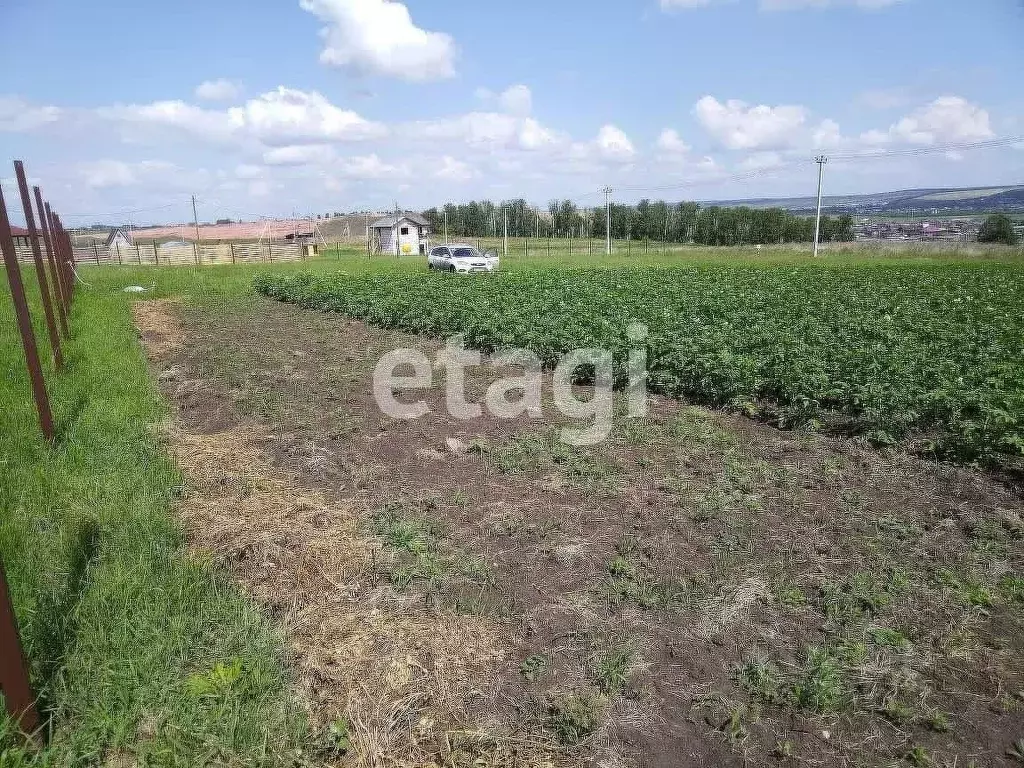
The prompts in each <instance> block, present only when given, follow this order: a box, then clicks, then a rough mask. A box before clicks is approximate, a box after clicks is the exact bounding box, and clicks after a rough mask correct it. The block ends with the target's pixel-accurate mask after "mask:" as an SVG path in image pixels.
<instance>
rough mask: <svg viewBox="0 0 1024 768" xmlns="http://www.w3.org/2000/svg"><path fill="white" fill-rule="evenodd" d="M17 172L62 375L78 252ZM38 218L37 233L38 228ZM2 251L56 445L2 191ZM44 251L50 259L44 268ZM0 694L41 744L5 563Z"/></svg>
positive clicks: (0, 574)
mask: <svg viewBox="0 0 1024 768" xmlns="http://www.w3.org/2000/svg"><path fill="white" fill-rule="evenodd" d="M14 172H15V176H17V179H18V190H19V192H20V193H21V204H22V208H23V210H24V214H25V224H26V227H27V231H28V237H27V238H25V239H26V240H27V242H28V247H29V249H30V251H31V264H32V266H33V268H34V271H35V275H36V279H37V280H38V281H39V298H40V304H41V305H42V309H43V315H44V316H45V320H46V331H47V335H48V337H49V341H50V350H51V353H52V355H53V364H54V369H55V370H56V371H57V372H60V370H61V368H62V367H63V363H64V358H63V355H62V353H61V340H62V339H67V338H68V336H69V335H70V333H71V329H70V323H69V321H68V318H69V316H70V313H71V305H72V301H73V299H74V293H75V282H74V259H75V256H74V251H73V249H72V247H71V239H70V238H69V237H68V234H67V232H65V231H64V227H63V226H61V220H60V216H59V215H58V214H57V213H55V212H54V211H53V210H52V209H51V208H50V204H49V203H47V202H45V201H44V200H43V196H42V193H41V192H40V190H39V187H34V188H33V190H32V192H33V194H34V198H35V203H34V205H33V196H32V195H30V194H29V188H28V181H27V177H26V175H25V167H24V165H23V164H22V162H21V161H20V160H17V161H15V163H14ZM37 218H38V221H39V225H38V227H37V226H36V220H37ZM0 250H2V251H3V258H4V271H5V273H6V275H7V282H8V284H9V285H10V289H11V300H12V302H13V303H14V316H15V319H16V320H17V325H18V331H19V333H20V335H21V343H22V348H23V349H24V352H25V365H26V367H27V368H28V373H29V379H30V381H31V384H32V394H33V396H34V398H35V403H36V411H37V413H38V416H39V428H40V430H41V431H42V434H43V437H44V438H45V439H46V440H47V441H52V440H53V438H54V425H53V413H52V411H51V409H50V398H49V393H48V392H47V389H46V381H45V380H44V378H43V369H42V366H41V365H40V362H39V348H38V345H37V343H36V337H35V331H34V330H33V326H32V316H31V311H30V308H29V306H28V300H27V298H26V296H25V285H24V283H23V281H22V277H21V263H20V260H19V258H18V253H17V252H16V250H15V245H14V234H13V231H12V229H11V222H10V218H9V217H8V215H7V204H6V202H5V201H4V196H3V190H2V189H0ZM44 251H45V253H46V259H45V262H44V259H43V252H44ZM0 694H3V699H4V706H5V708H6V710H7V713H8V714H9V715H10V716H11V718H13V720H14V721H15V722H16V723H17V724H18V726H19V728H20V729H21V732H22V733H24V734H25V735H26V736H27V737H28V738H30V739H33V740H34V739H35V738H37V734H38V733H39V730H40V728H39V726H40V721H39V711H38V708H37V706H36V699H35V696H34V695H33V693H32V685H31V681H30V679H29V674H28V665H27V663H26V660H25V654H24V650H23V647H22V644H21V638H20V635H19V632H18V623H17V618H16V617H15V615H14V609H13V607H12V605H11V600H10V590H9V589H8V587H7V576H6V573H5V571H4V567H3V562H2V560H0Z"/></svg>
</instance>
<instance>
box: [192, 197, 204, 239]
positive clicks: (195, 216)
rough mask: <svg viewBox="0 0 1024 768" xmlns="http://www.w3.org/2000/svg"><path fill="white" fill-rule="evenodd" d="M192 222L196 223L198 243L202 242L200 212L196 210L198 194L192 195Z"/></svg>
mask: <svg viewBox="0 0 1024 768" xmlns="http://www.w3.org/2000/svg"><path fill="white" fill-rule="evenodd" d="M192 223H193V224H195V225H196V245H199V244H200V243H201V242H202V239H201V238H200V237H199V214H198V213H197V212H196V196H195V195H192Z"/></svg>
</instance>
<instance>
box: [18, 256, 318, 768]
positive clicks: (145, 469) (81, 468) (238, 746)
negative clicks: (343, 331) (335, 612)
mask: <svg viewBox="0 0 1024 768" xmlns="http://www.w3.org/2000/svg"><path fill="white" fill-rule="evenodd" d="M25 277H26V280H25V282H26V284H27V285H29V286H31V285H32V284H33V282H34V280H33V278H32V276H31V274H26V275H25ZM85 278H86V280H88V281H89V282H90V283H91V287H89V288H86V289H83V290H81V291H80V292H79V295H78V299H77V302H76V305H75V307H74V312H73V316H72V324H73V336H72V338H71V340H70V341H69V342H68V343H67V347H66V360H67V364H66V368H65V370H64V371H63V372H62V373H60V374H59V375H55V374H54V373H53V371H52V369H51V368H48V370H47V374H48V377H47V380H48V383H49V386H50V392H51V396H52V399H53V406H54V411H55V418H56V422H57V425H58V429H59V432H60V436H59V439H58V440H57V441H56V443H55V444H54V445H53V446H48V445H46V444H44V443H43V441H42V440H41V438H40V436H39V430H38V426H37V422H36V415H35V412H34V408H33V406H32V401H31V398H30V396H29V392H30V390H29V384H28V379H27V375H26V373H25V367H24V360H23V356H22V350H21V346H20V342H19V340H18V337H17V335H16V331H15V328H14V323H13V318H12V308H11V302H10V299H9V296H8V295H7V294H6V292H3V293H0V368H2V374H3V375H2V376H0V408H2V411H0V414H2V415H0V421H2V425H3V428H2V429H0V465H2V473H0V508H2V514H0V555H2V557H3V561H4V563H5V566H6V569H7V573H8V578H9V581H10V586H11V591H12V599H13V602H14V605H15V611H16V615H17V617H18V620H19V623H20V626H21V630H22V635H23V639H24V644H25V647H26V652H27V655H28V657H29V659H30V660H31V673H32V682H33V684H34V686H35V688H36V690H37V692H38V693H39V695H40V698H41V702H42V703H43V706H44V708H45V711H46V714H47V717H48V720H49V723H50V725H49V729H50V734H51V738H50V741H49V744H48V746H47V747H46V748H45V749H44V750H42V751H41V752H39V753H30V752H22V751H21V750H20V749H19V748H18V747H17V746H16V744H17V740H16V739H15V736H14V733H13V731H12V724H11V723H10V722H6V721H0V722H2V724H0V750H2V753H3V757H2V759H0V762H2V763H3V764H4V765H5V766H7V765H11V766H13V765H19V764H22V763H25V764H39V765H70V764H81V763H102V762H103V761H104V760H105V759H108V758H112V757H115V756H117V755H125V756H131V757H132V758H133V759H137V760H138V761H139V763H140V764H160V765H164V764H166V765H170V764H177V763H190V764H191V763H195V762H196V761H197V760H198V761H199V762H203V763H206V764H209V763H215V762H217V763H238V762H244V763H246V764H253V765H259V764H265V765H280V764H282V763H289V762H293V761H294V760H295V757H296V754H297V753H296V750H297V749H299V748H300V747H302V746H303V744H304V743H305V740H306V738H307V737H306V726H305V723H304V718H303V716H302V715H301V714H300V712H299V710H298V708H297V707H295V706H294V705H293V704H292V702H291V698H290V696H289V694H288V693H287V680H286V677H285V674H284V672H283V671H282V670H283V665H282V662H281V655H282V645H281V638H280V637H279V636H278V635H277V633H276V632H275V631H274V629H273V628H272V627H271V626H270V624H269V622H268V621H267V620H266V619H265V618H264V617H263V616H262V615H261V614H260V613H259V612H258V611H257V610H256V609H255V608H254V607H253V606H252V604H250V603H249V602H248V601H246V600H245V599H243V598H242V597H241V596H240V595H239V594H238V592H237V591H236V590H235V589H234V588H233V587H232V586H230V585H229V584H228V583H227V580H226V579H225V578H224V577H223V576H222V575H221V574H220V573H219V572H218V571H217V569H216V568H215V567H213V566H212V565H211V564H210V563H207V562H203V561H201V560H198V559H196V558H193V557H190V556H189V555H188V554H186V552H185V548H184V541H183V537H182V531H181V530H180V528H179V526H178V525H177V523H176V522H175V519H174V514H173V511H172V506H173V504H174V498H175V494H176V489H177V488H178V487H179V486H180V483H181V479H180V477H179V475H178V472H177V471H176V469H175V467H174V466H173V465H172V463H171V462H170V461H169V460H168V458H167V457H166V455H165V453H164V451H163V449H162V446H161V445H160V443H159V441H158V439H157V438H156V436H155V432H154V431H153V430H152V429H151V428H150V425H151V424H152V423H154V422H159V421H160V420H161V419H163V418H164V416H165V407H164V405H163V404H162V402H161V400H160V398H159V396H158V394H157V393H156V391H155V390H154V387H153V385H152V383H151V380H150V378H149V374H148V371H147V368H146V364H145V361H144V358H143V355H142V352H141V349H140V347H139V344H138V341H137V337H136V333H135V330H134V328H133V327H132V324H131V319H130V315H129V305H128V300H127V298H128V297H127V295H126V294H124V293H122V292H121V290H120V288H121V286H123V285H124V284H125V283H127V282H129V281H132V282H135V281H138V282H143V284H150V283H151V282H152V281H153V280H154V278H155V279H156V280H157V281H158V282H160V283H161V284H162V287H161V289H159V290H158V292H159V293H168V292H171V291H174V292H177V291H181V290H187V291H188V292H190V293H193V294H195V295H200V294H207V295H214V296H221V297H228V296H235V297H238V296H241V295H242V294H243V293H244V292H245V291H246V290H247V288H245V287H243V286H245V285H246V284H247V283H248V281H249V280H251V276H248V275H246V276H244V277H243V276H241V275H230V276H229V275H225V274H223V273H221V274H214V272H213V271H211V272H208V273H206V272H200V273H198V274H196V273H194V271H192V270H180V271H177V272H170V271H168V270H159V271H143V272H139V273H133V272H132V271H129V270H125V271H124V272H120V271H117V270H103V271H99V270H97V271H92V272H88V271H86V273H85ZM3 283H4V284H5V285H6V281H3ZM30 299H31V300H32V303H33V306H36V305H37V302H36V300H35V299H36V297H35V296H34V295H33V296H31V297H30ZM40 314H41V313H39V312H37V313H36V320H37V321H38V319H39V315H40ZM39 330H41V329H39ZM37 337H38V338H39V340H40V342H41V349H42V350H43V354H44V357H45V356H46V355H47V351H46V350H47V349H48V348H47V346H46V342H45V338H46V337H45V334H43V333H41V332H40V333H37ZM200 756H201V757H200Z"/></svg>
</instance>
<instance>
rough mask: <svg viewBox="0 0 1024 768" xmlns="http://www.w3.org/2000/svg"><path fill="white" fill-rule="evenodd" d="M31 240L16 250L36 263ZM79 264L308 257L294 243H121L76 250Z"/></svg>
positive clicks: (202, 262) (254, 261)
mask: <svg viewBox="0 0 1024 768" xmlns="http://www.w3.org/2000/svg"><path fill="white" fill-rule="evenodd" d="M28 242H29V241H28V238H19V242H18V243H16V244H15V246H14V250H15V253H17V255H18V260H19V261H21V262H22V263H24V264H30V263H32V259H33V256H32V251H33V249H32V247H31V246H30V245H29V244H28ZM73 252H74V257H75V265H76V266H78V267H82V266H89V265H92V266H102V265H108V266H110V265H113V266H129V267H130V266H136V267H138V266H145V267H153V266H158V267H159V266H182V265H198V266H207V265H211V264H264V263H272V262H279V261H301V260H303V259H304V258H306V251H305V249H304V248H303V246H302V245H300V244H299V243H294V242H280V241H266V242H262V243H258V242H250V243H244V242H240V243H235V242H229V243H193V242H182V243H162V244H161V243H135V244H132V245H127V246H125V245H121V244H119V243H117V244H114V245H111V246H109V247H108V246H106V245H101V244H100V243H93V244H91V245H76V246H74V247H73Z"/></svg>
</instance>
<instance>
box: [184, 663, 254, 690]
mask: <svg viewBox="0 0 1024 768" xmlns="http://www.w3.org/2000/svg"><path fill="white" fill-rule="evenodd" d="M241 677H242V660H241V659H239V658H234V659H232V660H231V661H230V662H229V663H227V664H225V663H223V662H217V664H216V665H214V667H213V669H211V670H210V671H209V672H206V673H203V674H195V675H192V676H191V677H190V678H189V679H188V692H189V693H190V694H191V695H192V696H195V697H196V698H198V699H205V698H214V697H218V696H223V695H224V694H226V693H228V692H229V691H230V690H231V689H232V688H233V687H234V685H235V684H236V683H237V682H238V681H239V680H240V679H241Z"/></svg>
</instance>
